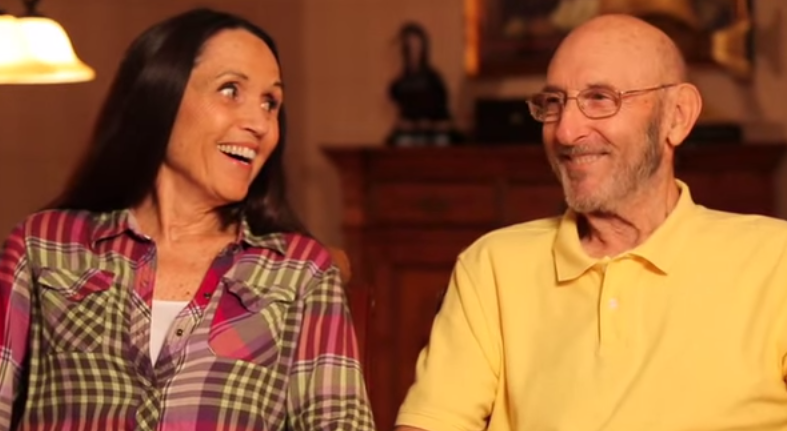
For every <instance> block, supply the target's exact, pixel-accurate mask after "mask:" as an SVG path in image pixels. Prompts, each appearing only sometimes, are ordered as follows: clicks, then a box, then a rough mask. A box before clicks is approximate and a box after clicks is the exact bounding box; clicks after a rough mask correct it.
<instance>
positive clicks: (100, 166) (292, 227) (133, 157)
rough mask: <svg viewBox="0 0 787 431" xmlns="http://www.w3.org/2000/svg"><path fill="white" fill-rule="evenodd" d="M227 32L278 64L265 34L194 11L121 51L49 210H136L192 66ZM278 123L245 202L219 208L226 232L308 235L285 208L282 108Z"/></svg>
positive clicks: (160, 158) (230, 18)
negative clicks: (72, 169)
mask: <svg viewBox="0 0 787 431" xmlns="http://www.w3.org/2000/svg"><path fill="white" fill-rule="evenodd" d="M228 29H243V30H247V31H249V32H250V33H252V34H254V35H255V36H257V37H259V38H260V39H261V40H262V41H263V42H265V44H267V45H268V47H269V48H270V49H271V51H272V52H273V55H274V57H275V58H276V61H277V62H278V61H279V55H278V52H277V50H276V44H275V42H274V41H273V39H272V38H271V37H270V36H269V35H268V34H267V33H266V32H265V31H263V30H262V29H261V28H259V27H257V26H256V25H254V24H252V23H251V22H249V21H247V20H245V19H243V18H240V17H238V16H236V15H232V14H229V13H225V12H219V11H215V10H211V9H205V8H200V9H194V10H191V11H188V12H185V13H182V14H180V15H177V16H174V17H172V18H170V19H167V20H166V21H163V22H160V23H158V24H156V25H154V26H153V27H151V28H149V29H148V30H146V31H145V32H144V33H142V34H141V35H140V36H139V37H138V38H137V39H136V40H134V42H132V44H131V46H130V47H129V48H128V50H127V51H126V55H125V58H124V59H123V61H122V63H121V64H120V68H119V70H118V73H117V75H116V76H115V80H114V82H113V83H112V86H111V88H110V91H109V94H108V96H107V99H106V101H105V102H104V106H103V108H102V110H101V112H100V114H99V116H98V121H97V123H96V126H95V129H94V132H93V136H92V139H91V142H90V145H89V148H88V152H87V154H86V157H85V159H84V161H83V162H82V164H81V166H80V167H79V168H78V169H77V170H76V173H75V174H74V176H73V177H72V179H71V182H70V183H69V184H68V186H67V187H66V189H65V191H64V192H63V194H62V195H61V196H60V197H59V198H58V199H57V200H56V202H55V203H54V204H53V205H52V206H53V207H55V208H59V209H76V210H88V211H94V212H104V211H113V210H119V209H126V208H132V207H135V206H137V205H139V204H140V203H142V201H143V200H144V199H145V198H146V197H147V196H149V194H150V193H152V192H153V190H154V186H155V181H156V176H157V175H158V172H159V168H160V167H161V165H162V163H163V162H164V157H165V154H166V151H167V145H168V142H169V138H170V134H171V132H172V128H173V124H174V122H175V117H176V116H177V113H178V108H179V106H180V102H181V99H182V98H183V93H184V92H185V89H186V84H187V83H188V80H189V76H190V75H191V71H192V68H193V67H194V64H195V61H196V59H197V57H198V56H199V55H200V54H201V52H202V50H203V48H204V46H205V44H206V42H207V41H208V40H209V39H210V38H211V37H213V36H214V35H216V34H217V33H218V32H220V31H222V30H228ZM278 121H279V125H280V126H279V128H280V137H279V143H278V145H276V148H275V149H274V150H273V152H272V153H271V154H270V156H269V157H268V159H267V160H266V161H265V164H264V166H263V168H262V170H261V171H260V173H259V175H257V177H256V178H255V179H254V180H253V181H252V183H251V185H250V187H249V191H248V195H247V196H246V198H245V199H244V200H243V201H242V202H239V203H236V204H231V205H228V206H226V207H224V208H221V210H220V212H221V217H222V221H223V222H224V223H225V224H227V225H229V224H232V223H236V222H238V221H239V220H240V219H241V217H245V219H246V220H247V221H248V223H249V226H250V227H251V229H252V232H253V233H255V234H258V235H262V234H266V233H271V232H299V233H303V234H307V232H306V229H305V228H304V227H303V225H302V224H301V223H300V221H299V220H298V219H297V217H296V216H295V214H294V212H293V211H292V209H291V207H290V205H289V203H288V202H287V193H286V187H285V175H284V160H283V156H284V149H285V141H286V139H285V138H286V117H285V112H284V107H282V108H281V110H280V111H279V118H278Z"/></svg>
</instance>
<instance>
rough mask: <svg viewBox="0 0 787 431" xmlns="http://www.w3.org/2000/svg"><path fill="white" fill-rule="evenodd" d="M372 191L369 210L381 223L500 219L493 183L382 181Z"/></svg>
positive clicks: (439, 222) (470, 221)
mask: <svg viewBox="0 0 787 431" xmlns="http://www.w3.org/2000/svg"><path fill="white" fill-rule="evenodd" d="M369 193H370V204H371V208H370V213H371V214H372V217H373V218H374V220H375V221H378V222H382V223H393V222H396V223H402V222H404V223H417V224H459V225H461V224H489V223H494V222H495V221H496V220H498V219H499V211H498V205H497V199H496V196H495V189H494V187H492V186H491V185H485V184H456V183H453V184H423V183H421V184H414V183H381V184H376V185H374V186H373V187H372V188H371V190H370V191H369Z"/></svg>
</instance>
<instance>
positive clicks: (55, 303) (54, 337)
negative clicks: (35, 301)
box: [37, 268, 115, 352]
mask: <svg viewBox="0 0 787 431" xmlns="http://www.w3.org/2000/svg"><path fill="white" fill-rule="evenodd" d="M114 279H115V276H114V274H113V273H111V272H109V271H105V270H101V269H88V270H83V271H71V270H67V269H62V268H43V269H42V270H41V272H40V274H39V276H38V280H37V281H38V285H39V286H40V290H39V299H40V309H41V321H42V323H43V328H42V330H43V334H42V335H43V341H44V343H45V344H47V345H48V346H49V349H48V350H50V351H53V352H92V351H94V350H96V349H97V348H99V346H101V345H102V342H103V338H104V335H105V334H104V333H105V331H106V325H105V320H104V319H105V317H104V316H105V315H106V312H107V310H106V308H107V296H108V292H107V291H108V290H109V288H110V287H111V286H112V283H113V281H114Z"/></svg>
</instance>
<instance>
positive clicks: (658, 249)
mask: <svg viewBox="0 0 787 431" xmlns="http://www.w3.org/2000/svg"><path fill="white" fill-rule="evenodd" d="M676 183H677V184H678V187H679V188H680V197H679V198H678V203H677V204H676V205H675V208H673V210H672V212H670V214H669V215H668V216H667V218H666V219H665V220H664V223H662V224H661V226H659V227H658V228H656V230H655V231H654V232H653V233H652V234H651V236H650V237H649V238H648V239H647V240H646V241H645V242H644V243H642V244H640V245H639V246H637V247H636V248H634V249H633V250H629V251H627V252H625V253H624V255H630V256H636V257H638V258H640V259H642V260H645V261H647V262H649V263H650V264H651V265H653V266H654V267H655V268H656V269H657V270H658V271H660V272H662V273H664V274H668V273H669V270H670V268H671V267H672V265H673V264H674V262H675V259H677V258H678V256H679V251H680V250H681V248H682V247H683V245H684V243H685V241H686V239H687V238H688V237H689V236H690V234H691V232H688V230H690V229H691V227H690V226H687V223H686V221H687V220H688V219H690V217H691V215H692V214H693V213H694V212H695V210H696V209H697V208H698V206H697V205H696V204H695V203H694V200H693V199H692V197H691V191H690V190H689V186H688V185H686V183H684V182H682V181H680V180H676ZM552 253H553V256H554V259H555V272H556V274H557V279H558V281H560V282H562V281H568V280H572V279H576V278H578V277H579V276H581V275H582V274H584V273H585V271H587V270H588V269H590V268H591V267H593V266H594V265H595V264H597V263H598V262H599V261H601V260H602V259H596V258H593V257H590V256H588V254H587V253H585V250H584V249H583V248H582V244H581V243H580V240H579V233H578V231H577V214H576V213H575V212H573V211H571V210H569V211H566V213H565V214H564V215H563V218H562V219H561V221H560V225H559V227H558V231H557V235H556V237H555V243H554V244H553V247H552Z"/></svg>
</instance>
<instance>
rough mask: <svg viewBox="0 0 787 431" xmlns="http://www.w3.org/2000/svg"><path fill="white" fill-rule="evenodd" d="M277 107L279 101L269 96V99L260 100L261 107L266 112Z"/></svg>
mask: <svg viewBox="0 0 787 431" xmlns="http://www.w3.org/2000/svg"><path fill="white" fill-rule="evenodd" d="M278 107H279V101H278V100H276V99H272V98H270V99H266V100H265V101H264V102H262V109H264V110H266V111H268V112H273V111H275V110H276V108H278Z"/></svg>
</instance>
